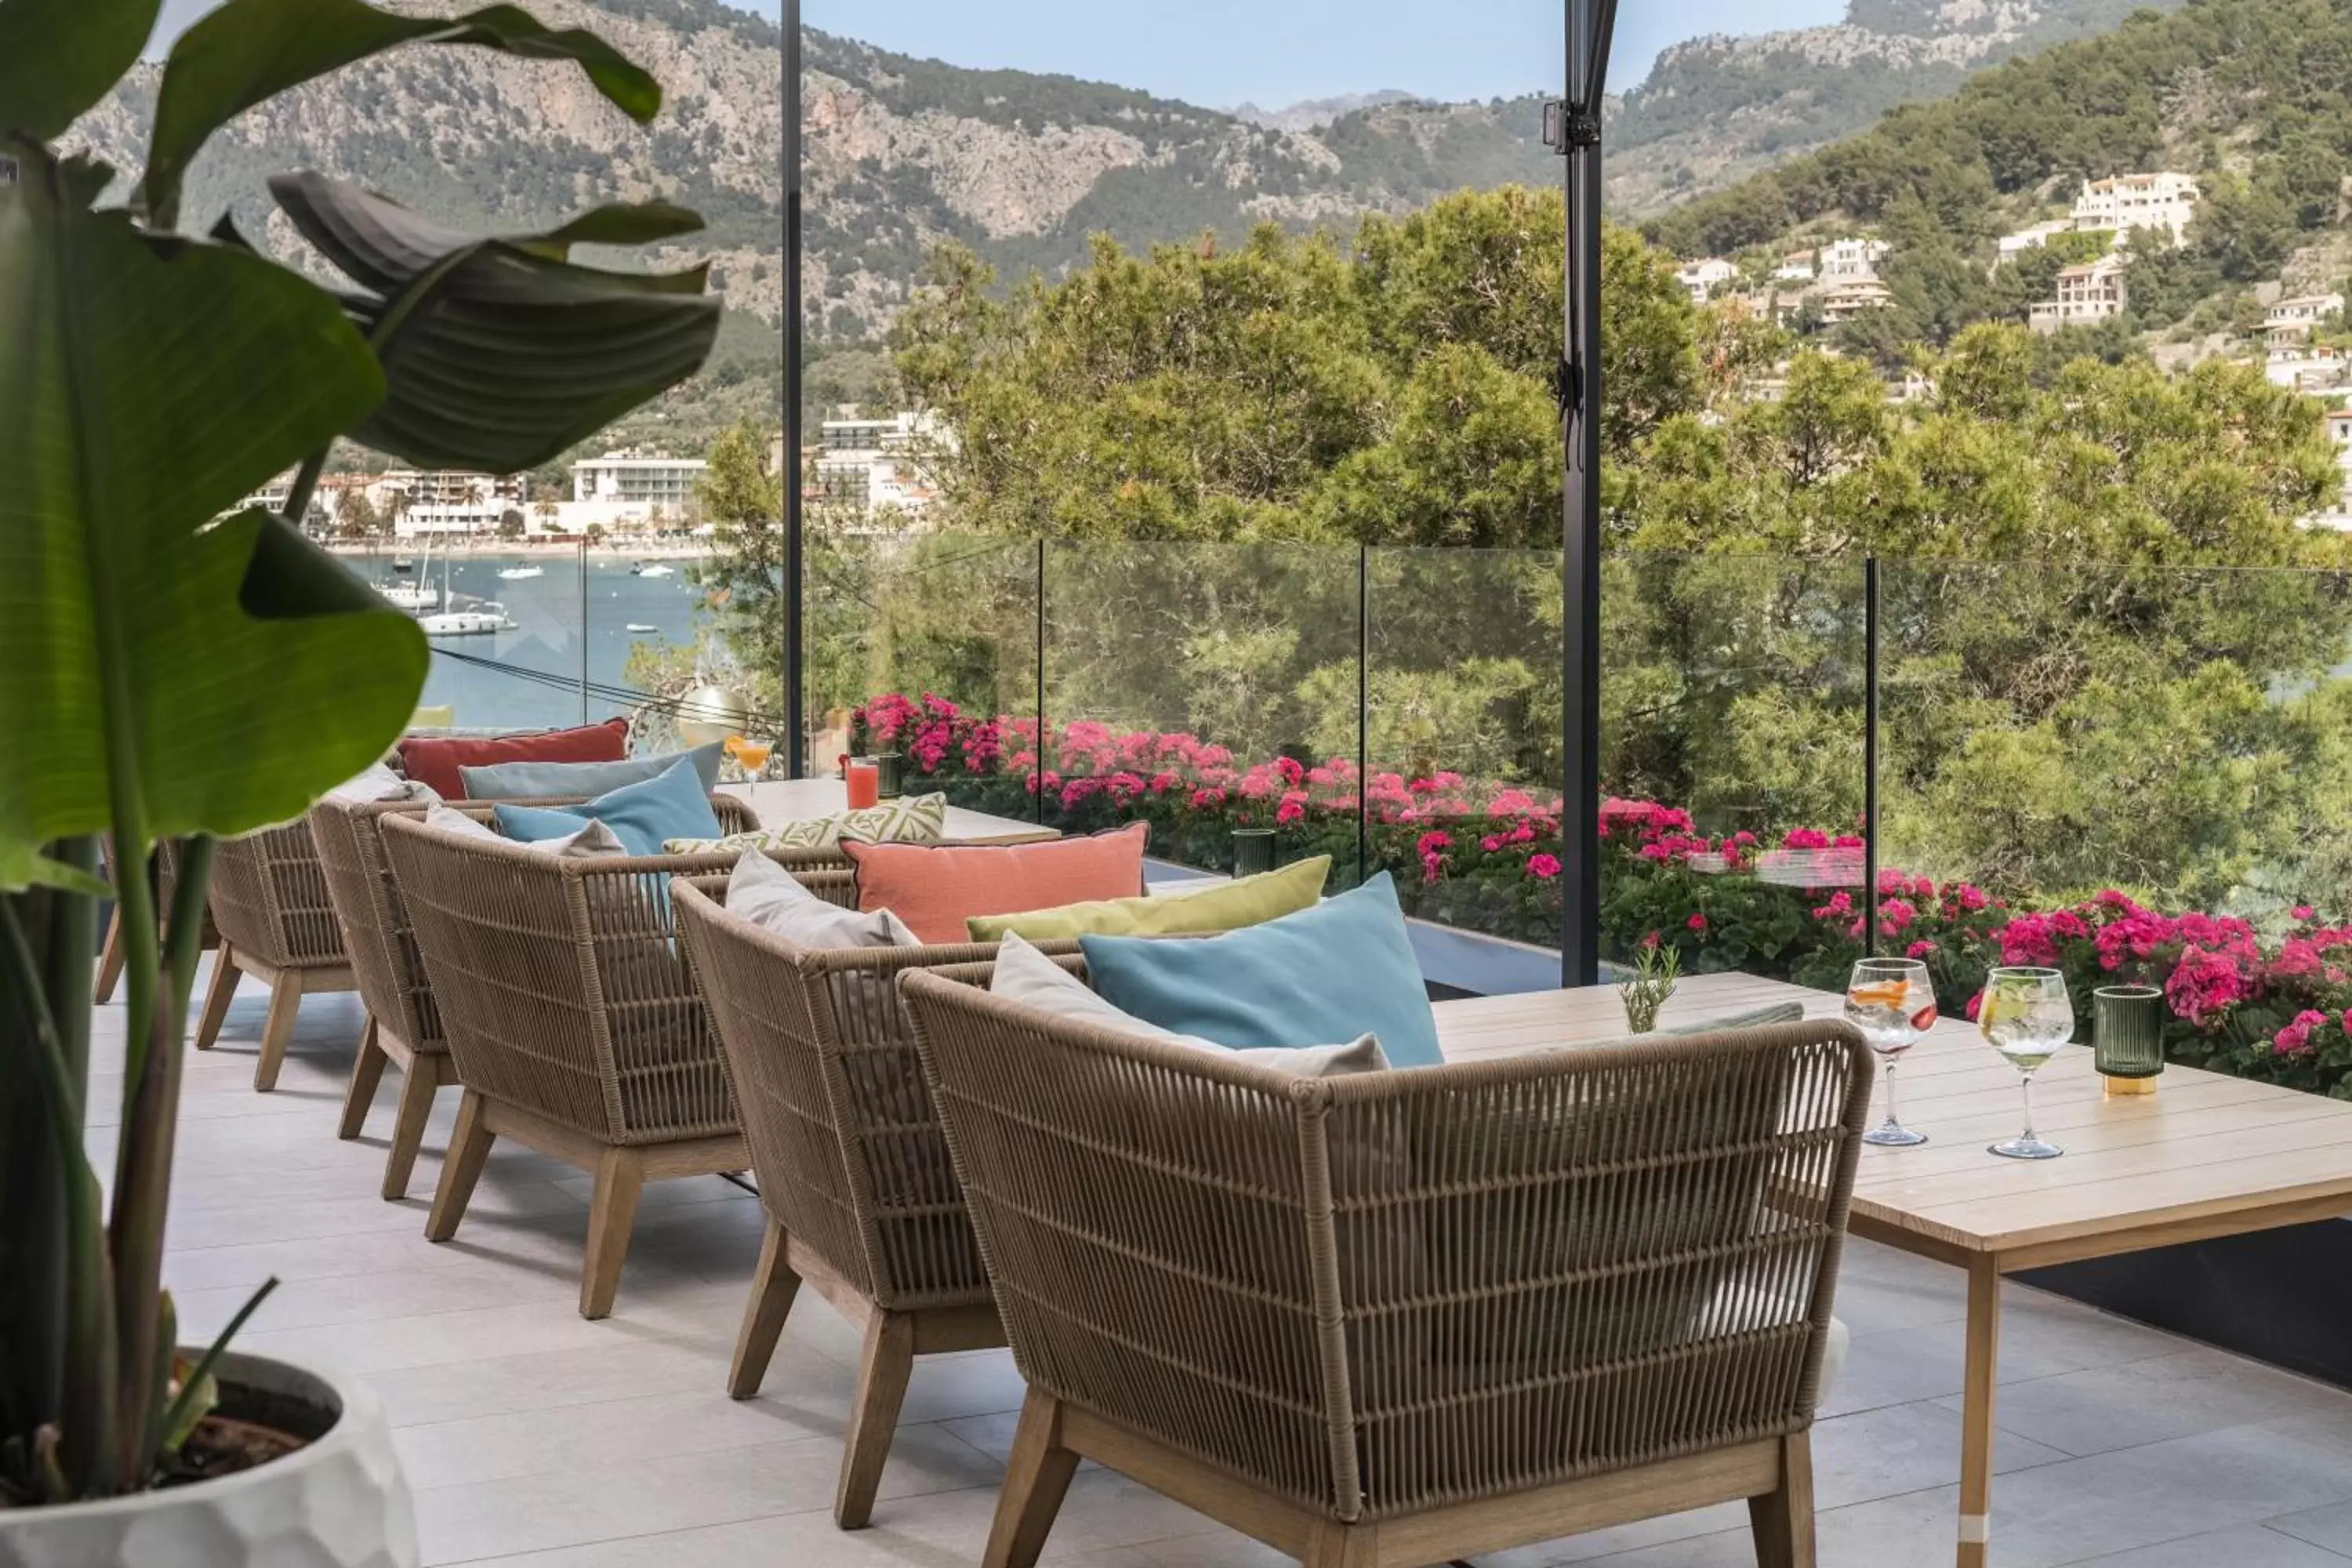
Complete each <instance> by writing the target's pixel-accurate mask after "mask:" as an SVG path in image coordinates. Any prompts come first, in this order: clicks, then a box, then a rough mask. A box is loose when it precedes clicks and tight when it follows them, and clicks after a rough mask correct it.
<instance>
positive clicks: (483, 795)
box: [457, 743, 726, 800]
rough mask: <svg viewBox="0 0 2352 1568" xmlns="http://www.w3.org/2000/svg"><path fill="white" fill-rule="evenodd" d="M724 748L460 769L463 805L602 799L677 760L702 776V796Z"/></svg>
mask: <svg viewBox="0 0 2352 1568" xmlns="http://www.w3.org/2000/svg"><path fill="white" fill-rule="evenodd" d="M725 754H726V748H725V746H724V745H721V744H717V743H714V744H711V745H708V746H697V747H695V748H694V750H692V751H690V752H666V753H664V754H663V755H661V756H658V757H625V758H623V759H622V760H621V761H619V762H617V763H491V764H489V765H488V767H479V768H459V769H458V770H457V777H458V778H459V779H460V780H462V781H463V782H464V784H465V785H466V798H467V800H555V799H571V798H572V797H574V796H578V795H603V794H604V792H605V791H607V790H615V789H619V788H621V787H622V786H623V785H624V784H643V783H644V782H645V781H646V780H647V779H657V778H659V777H661V776H662V774H664V773H667V772H669V771H670V769H671V768H673V767H675V766H677V763H679V761H680V760H681V759H683V760H687V761H690V762H692V763H694V771H695V772H696V773H699V774H701V775H702V791H703V793H704V794H705V795H708V794H709V793H710V791H711V790H712V789H713V788H714V787H716V786H717V784H718V783H719V763H720V762H721V761H723V760H724V758H725Z"/></svg>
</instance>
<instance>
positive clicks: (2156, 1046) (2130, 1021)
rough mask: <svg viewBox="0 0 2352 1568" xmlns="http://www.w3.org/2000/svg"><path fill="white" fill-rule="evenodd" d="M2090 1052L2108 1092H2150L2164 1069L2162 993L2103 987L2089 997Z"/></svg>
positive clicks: (2130, 987)
mask: <svg viewBox="0 0 2352 1568" xmlns="http://www.w3.org/2000/svg"><path fill="white" fill-rule="evenodd" d="M2092 1001H2093V1003H2094V1011H2093V1015H2092V1016H2093V1023H2092V1035H2091V1039H2092V1049H2093V1051H2094V1053H2095V1062H2096V1065H2097V1067H2098V1070H2099V1076H2100V1077H2101V1078H2104V1079H2106V1084H2107V1091H2108V1092H2109V1093H2110V1094H2153V1093H2155V1092H2156V1079H2157V1076H2158V1074H2159V1073H2161V1072H2163V1071H2164V993H2163V992H2161V991H2158V989H2156V987H2154V986H2152V985H2103V986H2101V987H2099V989H2098V990H2096V991H2095V992H2093V993H2092Z"/></svg>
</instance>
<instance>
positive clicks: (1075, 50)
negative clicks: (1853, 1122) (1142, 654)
mask: <svg viewBox="0 0 2352 1568" xmlns="http://www.w3.org/2000/svg"><path fill="white" fill-rule="evenodd" d="M779 4H780V0H746V8H747V9H751V10H756V11H760V12H762V13H764V14H765V15H767V16H776V15H777V10H778V5H779ZM802 6H803V19H804V20H805V21H806V22H807V23H808V25H809V26H813V27H822V28H824V29H825V30H826V31H828V32H837V33H844V34H846V35H848V36H849V37H855V38H862V39H864V40H866V42H868V43H872V44H878V45H880V46H882V47H885V48H889V49H895V50H897V51H898V52H899V53H902V54H911V55H920V56H925V57H928V58H938V59H944V60H950V61H952V62H954V63H955V64H957V65H964V66H1000V67H1011V68H1017V69H1021V70H1033V71H1058V72H1062V73H1065V74H1067V75H1071V76H1078V77H1085V78H1087V79H1090V80H1095V81H1109V82H1116V83H1118V85H1120V86H1122V87H1134V88H1142V89H1146V90H1147V91H1150V92H1155V93H1158V94H1160V95H1161V96H1162V97H1166V98H1178V99H1182V100H1185V101H1187V102H1190V103H1198V104H1203V105H1206V106H1209V107H1212V108H1226V107H1230V106H1232V105H1234V104H1237V103H1242V102H1244V101H1247V102H1253V103H1255V104H1257V105H1258V106H1260V107H1261V108H1265V109H1279V108H1283V107H1285V106H1286V105H1289V104H1292V103H1297V102H1298V101H1300V100H1305V99H1313V98H1328V97H1331V96H1334V95H1337V94H1339V93H1344V92H1367V91H1371V90H1374V89H1381V88H1400V89H1403V90H1405V91H1407V92H1411V93H1414V94H1417V95H1419V96H1421V97H1424V98H1435V99H1448V100H1460V99H1472V98H1496V97H1508V96H1512V95H1515V94H1517V93H1523V92H1532V91H1536V90H1538V89H1546V88H1549V89H1553V90H1557V89H1558V88H1559V76H1560V63H1559V57H1560V53H1561V42H1560V32H1561V21H1560V16H1561V11H1562V5H1561V0H1153V3H1150V4H1146V3H1143V0H982V3H981V4H974V3H973V0H802ZM209 8H210V0H164V7H163V10H164V32H163V34H162V35H159V37H169V36H171V35H173V34H175V33H177V31H178V30H179V29H180V28H181V27H184V26H187V24H188V23H189V22H190V21H192V20H193V19H194V18H195V17H196V16H200V15H202V14H203V13H204V12H205V10H207V9H209ZM1844 12H1845V0H1676V3H1675V4H1672V5H1658V4H1655V3H1654V0H1628V3H1626V4H1624V5H1622V6H1621V8H1620V12H1619V19H1618V24H1617V49H1616V55H1615V59H1614V63H1613V64H1612V68H1611V69H1610V73H1609V78H1610V85H1611V86H1612V88H1614V89H1620V90H1622V89H1625V88H1629V87H1632V86H1633V85H1635V84H1636V83H1638V82H1639V81H1640V80H1641V79H1642V78H1643V76H1645V75H1647V74H1648V71H1649V68H1650V62H1651V60H1652V59H1653V58H1655V56H1656V55H1657V52H1658V51H1659V50H1660V49H1662V48H1664V47H1666V46H1667V45H1669V44H1672V43H1676V42H1679V41H1680V40H1682V39H1684V38H1688V37H1696V36H1697V35H1699V34H1701V33H1712V32H1740V33H1756V32H1765V31H1768V30H1769V29H1772V28H1775V27H1805V26H1816V25H1818V24H1821V23H1824V22H1834V21H1836V20H1838V19H1839V18H1840V17H1841V16H1843V14H1844Z"/></svg>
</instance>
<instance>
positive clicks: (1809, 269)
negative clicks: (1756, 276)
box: [1772, 250, 1820, 283]
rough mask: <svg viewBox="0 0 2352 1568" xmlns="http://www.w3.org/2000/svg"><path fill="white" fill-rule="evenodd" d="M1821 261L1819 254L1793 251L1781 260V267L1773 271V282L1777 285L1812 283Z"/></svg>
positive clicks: (1807, 251) (1809, 251) (1808, 251)
mask: <svg viewBox="0 0 2352 1568" xmlns="http://www.w3.org/2000/svg"><path fill="white" fill-rule="evenodd" d="M1819 261H1820V255H1819V253H1818V252H1815V251H1811V250H1792V251H1790V253H1789V254H1788V255H1787V256H1784V257H1782V258H1780V266H1778V267H1776V268H1773V269H1772V280H1773V281H1774V282H1776V283H1811V281H1812V280H1813V273H1814V270H1815V268H1816V267H1817V265H1818V264H1819Z"/></svg>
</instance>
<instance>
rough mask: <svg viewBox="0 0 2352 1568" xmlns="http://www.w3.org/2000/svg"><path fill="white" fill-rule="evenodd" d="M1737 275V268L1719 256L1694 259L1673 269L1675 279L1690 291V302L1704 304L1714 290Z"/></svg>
mask: <svg viewBox="0 0 2352 1568" xmlns="http://www.w3.org/2000/svg"><path fill="white" fill-rule="evenodd" d="M1738 276H1739V268H1738V267H1736V266H1734V265H1733V264H1732V263H1730V262H1728V261H1726V260H1724V259H1723V258H1721V257H1719V256H1710V257H1708V258H1706V259H1705V260H1703V261H1694V262H1692V263H1691V264H1690V265H1689V266H1687V267H1682V268H1675V282H1677V283H1679V284H1681V285H1682V286H1683V287H1684V288H1685V289H1687V290H1688V291H1689V293H1690V297H1691V303H1692V304H1694V305H1704V304H1706V301H1707V299H1708V297H1709V296H1711V295H1712V294H1713V293H1714V292H1715V290H1716V289H1717V288H1719V287H1720V286H1722V285H1723V284H1726V283H1728V282H1730V281H1732V280H1733V279H1736V278H1738Z"/></svg>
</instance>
